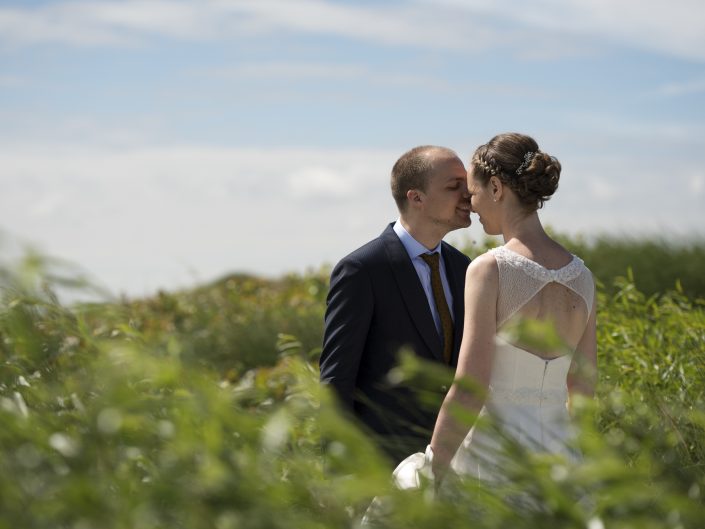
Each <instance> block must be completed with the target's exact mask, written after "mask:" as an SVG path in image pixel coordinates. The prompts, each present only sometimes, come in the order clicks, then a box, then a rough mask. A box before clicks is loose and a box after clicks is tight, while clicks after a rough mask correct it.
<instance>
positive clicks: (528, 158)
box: [516, 151, 536, 175]
mask: <svg viewBox="0 0 705 529" xmlns="http://www.w3.org/2000/svg"><path fill="white" fill-rule="evenodd" d="M534 156H536V153H535V152H533V151H529V152H527V153H526V154H525V155H524V161H523V162H522V163H521V165H520V166H519V167H517V170H516V173H517V174H518V175H520V174H521V173H523V172H524V169H526V168H527V167H529V164H530V163H531V160H533V159H534Z"/></svg>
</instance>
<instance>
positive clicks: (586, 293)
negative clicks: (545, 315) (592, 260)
mask: <svg viewBox="0 0 705 529" xmlns="http://www.w3.org/2000/svg"><path fill="white" fill-rule="evenodd" d="M490 253H492V255H494V258H495V259H496V261H497V266H498V268H499V294H498V298H497V327H498V328H499V327H501V326H502V324H504V323H505V322H506V321H507V320H508V319H509V318H511V317H512V316H513V315H514V314H516V312H517V311H519V310H520V309H521V308H522V307H523V306H524V305H525V304H526V303H528V302H529V301H530V300H531V299H532V298H533V297H534V296H536V294H538V293H539V291H540V290H541V289H542V288H543V287H545V286H546V285H547V284H549V283H551V282H555V283H559V284H561V285H563V286H565V287H567V288H569V289H570V290H572V291H573V292H575V293H576V294H578V295H579V296H580V297H581V298H582V299H583V300H584V301H585V305H586V307H587V315H588V316H587V317H589V316H590V310H591V309H592V302H593V297H594V294H595V288H594V283H593V279H592V274H591V273H590V270H588V268H587V267H586V266H585V263H583V261H582V259H580V258H579V257H577V256H575V255H574V256H573V259H572V260H571V262H570V263H568V264H567V265H565V266H563V267H561V268H558V269H556V270H551V269H549V268H545V267H544V266H542V265H540V264H539V263H537V262H535V261H532V260H531V259H529V258H527V257H524V256H523V255H520V254H518V253H516V252H514V251H512V250H509V249H508V248H505V247H504V246H500V247H498V248H493V249H492V250H490ZM585 323H587V319H586V321H585Z"/></svg>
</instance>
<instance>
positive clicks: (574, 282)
mask: <svg viewBox="0 0 705 529" xmlns="http://www.w3.org/2000/svg"><path fill="white" fill-rule="evenodd" d="M490 253H491V254H492V255H493V256H494V257H495V260H496V261H497V266H498V269H499V292H498V298H497V329H498V330H499V331H498V334H497V337H496V347H495V353H494V359H493V364H492V373H491V376H490V382H489V387H488V392H487V398H486V400H485V404H484V406H483V408H482V410H481V411H480V414H479V421H478V423H477V424H476V426H474V427H473V428H472V429H471V430H470V432H469V433H468V434H467V436H466V437H465V439H464V441H463V443H462V444H461V446H460V448H459V449H458V451H457V452H456V454H455V456H454V458H453V459H452V461H451V468H452V469H453V470H454V471H455V472H456V473H457V474H459V475H461V476H467V477H476V478H478V479H480V480H482V481H488V482H492V481H501V480H502V478H503V469H502V462H501V460H500V459H499V458H498V454H500V453H501V448H502V445H503V443H504V440H503V439H502V437H504V436H507V437H509V438H511V440H512V441H514V442H517V443H519V444H520V445H522V446H523V447H524V448H526V449H528V450H530V451H534V452H549V453H556V454H563V455H565V456H566V457H567V458H569V459H574V458H575V452H574V451H573V450H572V449H571V447H570V439H571V436H572V434H571V431H572V430H571V427H570V419H569V415H568V409H567V399H568V390H567V378H568V371H569V369H570V366H571V361H572V354H570V353H568V354H563V355H561V356H557V357H552V358H543V357H541V356H538V355H537V354H536V353H532V352H529V351H528V350H525V349H522V348H521V347H518V346H517V345H513V344H511V343H509V341H508V340H507V339H506V338H505V337H503V333H502V327H503V325H504V324H505V323H507V322H508V321H509V320H511V319H512V317H513V316H515V315H517V314H520V312H521V309H522V308H523V307H524V306H525V305H526V304H527V303H529V302H530V301H531V300H532V299H533V298H534V297H535V296H536V295H537V294H539V293H540V292H541V290H543V289H544V287H546V285H548V284H550V283H558V284H560V285H563V286H564V287H566V288H567V289H568V290H569V291H571V292H574V293H575V294H577V299H582V301H583V302H584V303H585V310H584V313H585V315H586V316H585V321H584V322H582V323H583V330H584V328H585V326H586V325H587V322H588V318H589V316H590V311H591V308H592V304H593V297H594V292H595V287H594V283H593V278H592V274H591V273H590V271H589V270H588V268H587V267H586V266H585V264H584V263H583V261H582V260H581V259H580V258H578V257H576V256H573V259H572V260H571V262H570V263H568V264H567V265H565V266H563V267H562V268H559V269H557V270H551V269H547V268H545V267H543V266H542V265H540V264H538V263H536V262H534V261H532V260H530V259H528V258H526V257H524V256H522V255H520V254H518V253H516V252H514V251H512V250H509V249H507V248H505V247H504V246H500V247H499V248H494V249H492V250H490ZM581 312H583V311H581ZM487 416H490V417H491V419H492V420H493V421H494V424H495V426H496V427H497V428H495V429H493V430H492V429H483V428H482V422H483V421H482V418H484V417H487ZM500 433H501V435H500Z"/></svg>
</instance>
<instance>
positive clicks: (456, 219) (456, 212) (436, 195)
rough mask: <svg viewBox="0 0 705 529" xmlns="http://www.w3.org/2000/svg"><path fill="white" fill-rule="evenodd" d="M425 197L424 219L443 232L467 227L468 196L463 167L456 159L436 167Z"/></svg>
mask: <svg viewBox="0 0 705 529" xmlns="http://www.w3.org/2000/svg"><path fill="white" fill-rule="evenodd" d="M423 196H424V216H425V218H426V220H427V221H428V222H429V223H432V224H434V225H435V226H437V227H439V228H442V229H444V230H445V232H446V233H447V232H449V231H452V230H457V229H458V228H467V227H468V226H470V195H469V193H468V187H467V173H466V171H465V166H463V162H461V161H460V160H459V159H458V158H447V159H445V160H443V161H441V162H439V163H437V164H436V169H435V171H434V172H433V173H432V174H431V175H429V177H428V182H427V184H426V190H425V191H424V192H423Z"/></svg>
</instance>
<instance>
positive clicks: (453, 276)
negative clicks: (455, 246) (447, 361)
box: [441, 242, 465, 366]
mask: <svg viewBox="0 0 705 529" xmlns="http://www.w3.org/2000/svg"><path fill="white" fill-rule="evenodd" d="M441 251H442V252H443V262H444V263H445V266H446V276H447V279H448V286H449V287H450V291H451V292H452V293H453V357H452V358H451V365H454V366H455V365H457V364H458V352H459V350H460V342H461V340H462V339H463V325H464V323H465V322H464V321H463V320H464V318H465V292H464V291H463V277H464V276H465V270H460V269H459V268H462V267H460V266H458V263H457V262H454V261H453V258H452V256H451V255H450V251H449V250H448V248H447V245H446V243H445V242H443V243H441Z"/></svg>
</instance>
